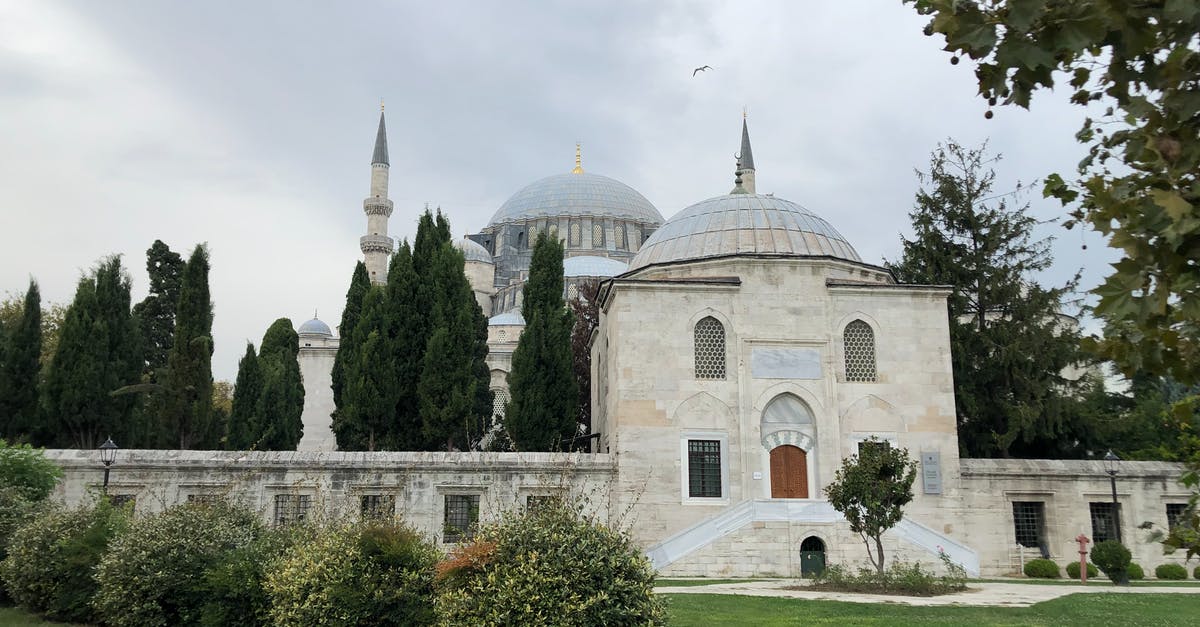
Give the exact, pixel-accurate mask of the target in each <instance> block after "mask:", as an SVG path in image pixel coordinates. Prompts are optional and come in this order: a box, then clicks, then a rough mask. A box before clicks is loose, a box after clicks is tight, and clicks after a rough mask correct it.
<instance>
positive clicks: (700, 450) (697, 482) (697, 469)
mask: <svg viewBox="0 0 1200 627" xmlns="http://www.w3.org/2000/svg"><path fill="white" fill-rule="evenodd" d="M688 496H690V497H709V498H721V441H720V440H688Z"/></svg>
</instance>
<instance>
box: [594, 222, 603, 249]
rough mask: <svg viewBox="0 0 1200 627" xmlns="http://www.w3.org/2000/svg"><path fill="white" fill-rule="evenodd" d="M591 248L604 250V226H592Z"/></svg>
mask: <svg viewBox="0 0 1200 627" xmlns="http://www.w3.org/2000/svg"><path fill="white" fill-rule="evenodd" d="M592 248H604V225H603V224H600V223H598V222H597V223H596V224H593V225H592Z"/></svg>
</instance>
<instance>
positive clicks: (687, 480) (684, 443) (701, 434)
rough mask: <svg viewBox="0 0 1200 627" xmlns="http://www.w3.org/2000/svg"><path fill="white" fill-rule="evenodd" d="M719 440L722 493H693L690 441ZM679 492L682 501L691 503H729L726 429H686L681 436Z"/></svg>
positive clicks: (727, 438) (718, 453) (727, 435)
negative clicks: (706, 494) (699, 494)
mask: <svg viewBox="0 0 1200 627" xmlns="http://www.w3.org/2000/svg"><path fill="white" fill-rule="evenodd" d="M714 440H715V441H717V443H718V447H717V455H718V456H719V464H720V474H719V475H718V476H719V477H720V482H721V483H720V495H719V496H692V495H691V456H690V452H691V451H690V448H691V447H690V446H689V445H690V443H691V442H693V441H714ZM679 459H680V463H679V468H680V473H679V494H680V502H681V503H683V504H685V505H686V504H691V505H714V504H715V505H724V504H728V503H729V498H730V497H729V434H728V433H727V432H725V431H685V432H683V433H681V434H680V437H679Z"/></svg>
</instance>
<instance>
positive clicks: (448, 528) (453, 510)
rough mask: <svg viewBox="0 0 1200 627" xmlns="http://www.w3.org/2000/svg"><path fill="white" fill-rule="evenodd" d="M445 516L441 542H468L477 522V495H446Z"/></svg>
mask: <svg viewBox="0 0 1200 627" xmlns="http://www.w3.org/2000/svg"><path fill="white" fill-rule="evenodd" d="M445 515H446V518H445V523H444V524H443V526H442V542H445V543H447V544H450V543H454V542H462V541H464V540H470V539H471V534H472V532H473V531H474V527H475V523H477V522H479V495H478V494H447V495H446V512H445Z"/></svg>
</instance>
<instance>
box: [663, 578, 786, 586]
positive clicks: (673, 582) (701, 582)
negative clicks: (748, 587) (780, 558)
mask: <svg viewBox="0 0 1200 627" xmlns="http://www.w3.org/2000/svg"><path fill="white" fill-rule="evenodd" d="M747 581H767V580H765V579H655V580H654V585H655V587H657V586H664V587H666V586H672V587H683V586H715V585H717V584H721V583H746V582H747Z"/></svg>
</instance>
